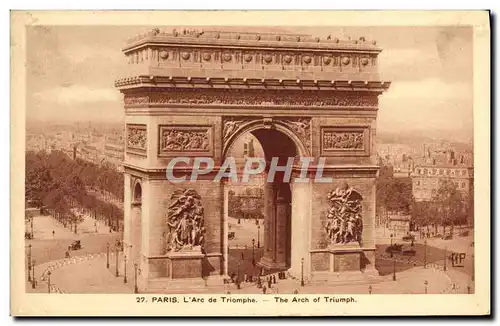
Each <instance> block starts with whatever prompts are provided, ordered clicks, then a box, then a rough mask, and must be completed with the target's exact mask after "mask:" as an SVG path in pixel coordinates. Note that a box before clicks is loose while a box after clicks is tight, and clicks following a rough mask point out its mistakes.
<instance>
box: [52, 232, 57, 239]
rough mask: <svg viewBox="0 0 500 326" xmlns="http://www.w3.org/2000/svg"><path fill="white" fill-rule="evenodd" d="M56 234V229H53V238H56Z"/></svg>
mask: <svg viewBox="0 0 500 326" xmlns="http://www.w3.org/2000/svg"><path fill="white" fill-rule="evenodd" d="M55 235H56V231H54V230H52V238H54V237H55Z"/></svg>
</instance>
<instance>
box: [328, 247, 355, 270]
mask: <svg viewBox="0 0 500 326" xmlns="http://www.w3.org/2000/svg"><path fill="white" fill-rule="evenodd" d="M360 261H361V260H360V253H359V252H355V253H342V254H339V253H335V254H334V257H333V271H334V272H343V271H359V270H360V266H361V265H360Z"/></svg>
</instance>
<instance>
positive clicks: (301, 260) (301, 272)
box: [300, 257, 304, 286]
mask: <svg viewBox="0 0 500 326" xmlns="http://www.w3.org/2000/svg"><path fill="white" fill-rule="evenodd" d="M300 286H304V257H302V258H301V259H300Z"/></svg>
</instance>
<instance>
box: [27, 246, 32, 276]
mask: <svg viewBox="0 0 500 326" xmlns="http://www.w3.org/2000/svg"><path fill="white" fill-rule="evenodd" d="M28 282H31V243H30V244H29V245H28Z"/></svg>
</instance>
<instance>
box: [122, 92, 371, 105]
mask: <svg viewBox="0 0 500 326" xmlns="http://www.w3.org/2000/svg"><path fill="white" fill-rule="evenodd" d="M169 104H171V105H175V104H194V105H238V106H288V107H290V106H308V107H314V106H316V107H371V108H376V107H377V105H378V98H377V95H376V94H371V93H369V94H363V93H361V92H356V93H349V92H342V91H338V92H315V91H301V92H294V91H281V90H265V91H262V90H254V89H245V90H241V91H240V90H225V89H174V90H170V89H165V91H163V92H155V93H152V94H151V95H138V94H126V95H125V105H126V106H132V105H169Z"/></svg>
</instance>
